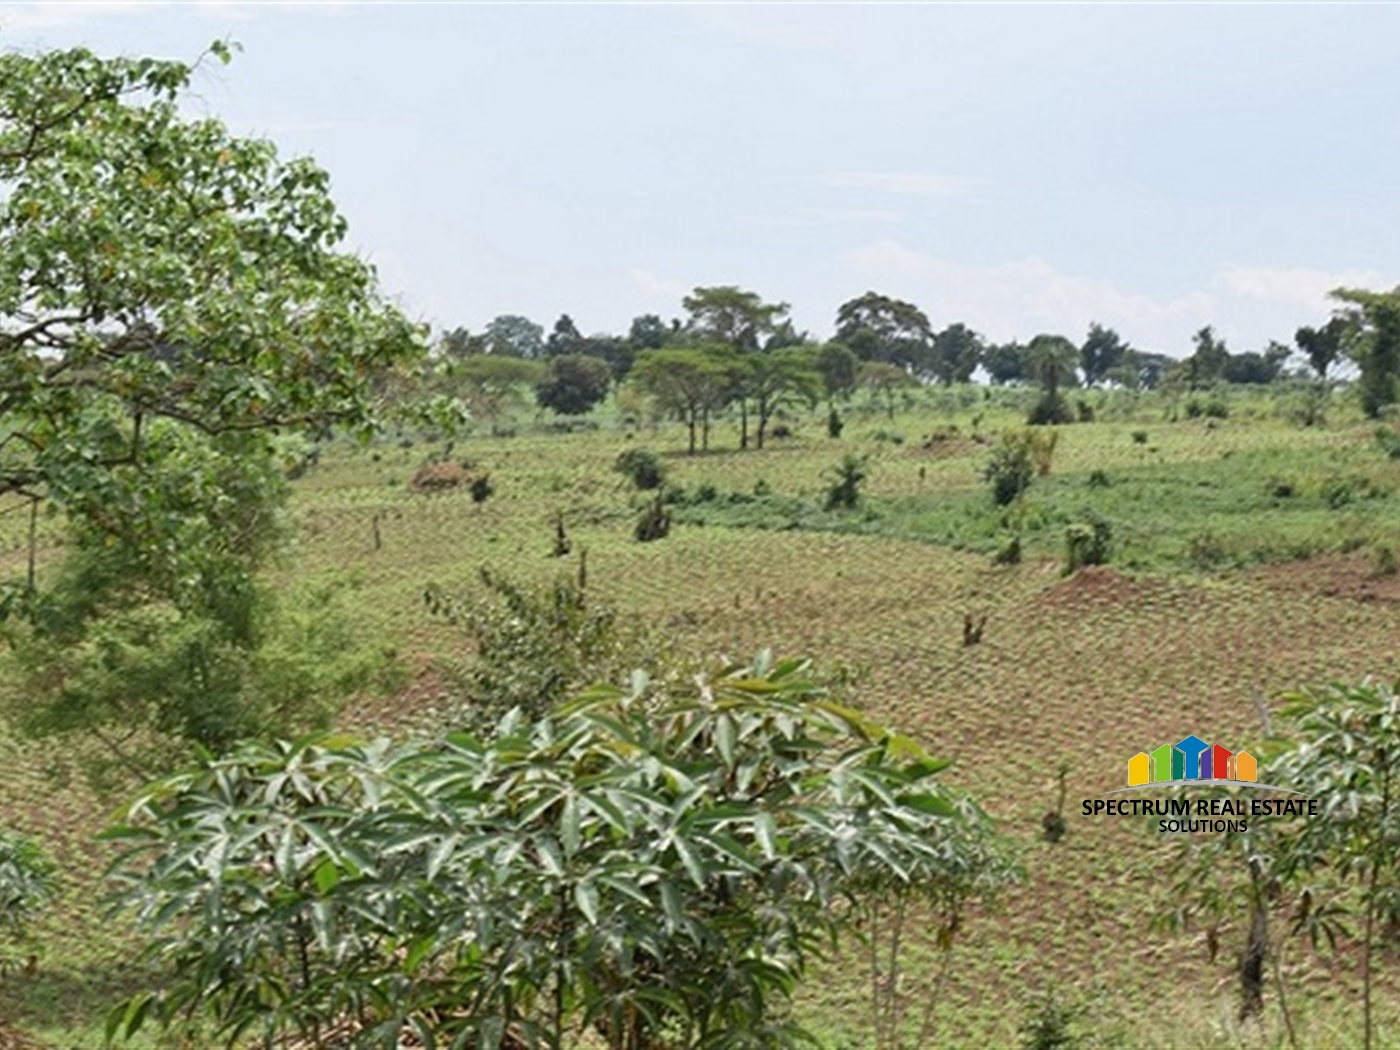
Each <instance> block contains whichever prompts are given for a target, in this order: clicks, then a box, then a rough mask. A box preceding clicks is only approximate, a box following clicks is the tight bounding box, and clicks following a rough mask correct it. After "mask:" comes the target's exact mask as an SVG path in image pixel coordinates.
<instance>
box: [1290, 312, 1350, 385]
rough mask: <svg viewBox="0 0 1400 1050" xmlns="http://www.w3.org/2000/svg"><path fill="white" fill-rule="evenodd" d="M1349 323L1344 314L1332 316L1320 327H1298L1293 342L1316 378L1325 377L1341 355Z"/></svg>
mask: <svg viewBox="0 0 1400 1050" xmlns="http://www.w3.org/2000/svg"><path fill="white" fill-rule="evenodd" d="M1351 327H1352V326H1351V323H1350V321H1349V320H1348V319H1347V318H1346V317H1344V316H1337V317H1333V318H1332V319H1331V320H1329V321H1328V322H1327V323H1326V324H1325V325H1323V326H1322V327H1321V328H1307V327H1303V328H1299V329H1298V331H1297V332H1295V333H1294V334H1293V342H1294V344H1295V345H1296V346H1297V347H1298V349H1299V350H1301V351H1302V352H1303V354H1304V355H1305V356H1306V357H1307V359H1308V364H1309V366H1311V368H1312V370H1313V371H1314V372H1316V373H1317V378H1318V379H1320V380H1323V381H1326V379H1327V370H1328V369H1329V368H1331V367H1332V365H1333V364H1334V363H1335V362H1336V361H1337V359H1338V358H1339V357H1341V355H1342V346H1343V343H1344V341H1345V339H1346V337H1347V336H1348V335H1349V334H1350V331H1351Z"/></svg>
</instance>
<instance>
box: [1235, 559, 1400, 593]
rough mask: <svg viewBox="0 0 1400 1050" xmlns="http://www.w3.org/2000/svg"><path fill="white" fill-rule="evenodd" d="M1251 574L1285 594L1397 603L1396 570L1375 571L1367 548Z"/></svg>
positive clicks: (1399, 585)
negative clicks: (1390, 571)
mask: <svg viewBox="0 0 1400 1050" xmlns="http://www.w3.org/2000/svg"><path fill="white" fill-rule="evenodd" d="M1251 576H1252V577H1254V578H1255V579H1257V580H1258V582H1260V583H1261V584H1263V585H1264V586H1265V587H1268V588H1269V589H1271V590H1276V591H1282V592H1285V593H1291V594H1308V595H1321V596H1322V597H1325V598H1345V599H1349V600H1351V601H1357V602H1392V603H1400V573H1394V572H1392V573H1389V574H1386V573H1380V572H1377V571H1376V562H1375V559H1374V558H1373V557H1372V556H1371V554H1370V553H1369V552H1367V551H1353V552H1352V553H1350V554H1324V555H1321V556H1319V557H1316V558H1308V559H1305V560H1303V561H1291V562H1285V563H1283V564H1281V565H1269V566H1266V567H1264V568H1262V569H1258V570H1256V571H1255V572H1253V573H1251Z"/></svg>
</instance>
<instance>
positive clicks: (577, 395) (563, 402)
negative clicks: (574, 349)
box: [535, 354, 612, 416]
mask: <svg viewBox="0 0 1400 1050" xmlns="http://www.w3.org/2000/svg"><path fill="white" fill-rule="evenodd" d="M611 385H612V369H610V368H609V367H608V363H607V362H606V361H603V360H600V359H599V358H596V357H590V356H589V355H588V354H560V355H559V356H558V357H551V358H550V359H549V363H548V365H547V366H546V368H545V375H544V379H543V380H541V381H540V383H539V384H538V385H537V386H536V387H535V400H536V401H538V402H539V404H540V405H541V407H543V408H548V409H551V410H552V411H555V412H558V413H559V414H560V415H563V416H581V415H583V414H584V413H585V412H587V411H589V410H590V409H592V408H593V406H595V405H597V404H598V403H599V402H601V401H602V400H603V399H604V398H606V397H607V396H608V388H609V387H610V386H611Z"/></svg>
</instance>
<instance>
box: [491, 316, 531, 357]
mask: <svg viewBox="0 0 1400 1050" xmlns="http://www.w3.org/2000/svg"><path fill="white" fill-rule="evenodd" d="M486 346H487V351H486V352H487V353H491V354H500V355H501V356H503V357H523V358H525V359H527V360H534V359H535V358H537V357H542V356H543V355H544V329H543V328H541V327H540V326H539V325H537V324H535V322H534V321H532V320H530V319H529V318H528V317H521V316H520V315H519V314H501V315H500V316H499V317H494V318H492V319H491V323H490V324H488V325H487V326H486Z"/></svg>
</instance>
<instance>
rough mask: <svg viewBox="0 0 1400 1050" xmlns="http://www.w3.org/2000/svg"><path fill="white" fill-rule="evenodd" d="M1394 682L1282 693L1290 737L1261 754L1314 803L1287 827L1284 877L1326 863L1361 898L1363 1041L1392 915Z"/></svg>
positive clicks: (1399, 770) (1396, 775) (1321, 897)
mask: <svg viewBox="0 0 1400 1050" xmlns="http://www.w3.org/2000/svg"><path fill="white" fill-rule="evenodd" d="M1397 690H1400V684H1396V685H1391V684H1386V683H1382V682H1373V681H1366V682H1363V683H1361V684H1360V685H1346V684H1342V683H1333V684H1331V685H1328V686H1326V687H1323V688H1320V689H1314V690H1308V691H1305V692H1301V693H1293V694H1290V695H1289V696H1288V697H1287V698H1286V700H1287V706H1286V707H1285V708H1284V712H1283V713H1284V717H1285V718H1287V719H1288V720H1289V721H1290V722H1291V723H1292V724H1293V727H1294V729H1295V730H1296V732H1297V734H1298V737H1299V739H1298V742H1297V743H1296V744H1295V745H1294V746H1293V747H1292V748H1290V749H1288V750H1286V751H1285V752H1283V753H1282V754H1280V755H1279V756H1278V757H1277V758H1276V759H1274V760H1273V761H1271V763H1270V775H1271V776H1272V777H1275V778H1278V780H1279V782H1280V783H1282V784H1287V785H1289V786H1290V787H1292V788H1293V789H1294V790H1296V791H1300V792H1302V793H1303V794H1304V795H1306V796H1307V797H1309V798H1313V799H1317V800H1318V801H1319V802H1320V803H1321V810H1322V812H1321V814H1320V815H1319V816H1318V817H1315V818H1312V819H1309V820H1307V821H1306V822H1304V823H1303V826H1302V827H1301V828H1300V829H1299V830H1298V831H1297V832H1296V834H1295V835H1294V836H1293V839H1292V842H1291V845H1290V846H1289V854H1288V857H1287V858H1286V862H1285V864H1284V866H1283V876H1284V878H1285V880H1286V881H1290V882H1294V881H1297V880H1299V879H1300V878H1302V877H1306V876H1310V875H1314V874H1316V873H1318V872H1319V871H1321V870H1322V869H1323V868H1326V869H1329V870H1330V871H1331V872H1335V873H1336V875H1337V876H1340V878H1341V879H1342V880H1344V885H1345V886H1349V887H1350V888H1351V889H1352V890H1353V891H1354V893H1355V894H1356V896H1357V897H1359V903H1360V907H1361V922H1362V925H1361V952H1362V955H1361V978H1362V1025H1363V1028H1362V1031H1363V1037H1362V1042H1363V1045H1364V1046H1366V1047H1367V1048H1368V1050H1369V1047H1370V1046H1371V1045H1372V1023H1371V1014H1372V994H1371V993H1372V987H1373V985H1374V983H1375V979H1374V975H1373V973H1372V969H1373V964H1374V962H1375V958H1376V954H1377V950H1378V948H1379V947H1380V944H1379V943H1378V942H1379V941H1380V939H1381V937H1382V933H1381V924H1382V923H1383V922H1393V921H1394V919H1395V917H1396V916H1397V915H1400V878H1397V873H1400V866H1397V861H1398V860H1400V856H1397V843H1400V695H1397ZM1328 885H1329V880H1327V879H1318V880H1316V882H1315V884H1314V885H1311V886H1309V887H1308V907H1309V910H1310V911H1311V910H1312V909H1320V910H1321V914H1323V915H1326V914H1329V913H1331V914H1336V911H1335V910H1334V909H1332V908H1329V907H1328V903H1329V902H1328V901H1327V896H1326V893H1327V887H1328Z"/></svg>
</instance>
